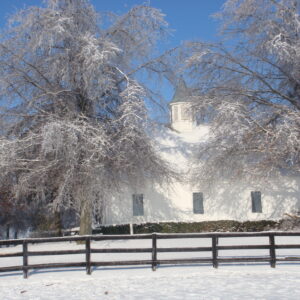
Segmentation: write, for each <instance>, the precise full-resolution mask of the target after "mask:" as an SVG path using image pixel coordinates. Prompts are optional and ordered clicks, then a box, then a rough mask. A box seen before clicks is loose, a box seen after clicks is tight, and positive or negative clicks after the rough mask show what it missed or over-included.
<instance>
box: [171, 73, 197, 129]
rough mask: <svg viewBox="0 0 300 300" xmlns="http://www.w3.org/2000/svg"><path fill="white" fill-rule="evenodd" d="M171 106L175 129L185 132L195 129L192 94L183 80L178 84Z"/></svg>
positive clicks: (172, 122)
mask: <svg viewBox="0 0 300 300" xmlns="http://www.w3.org/2000/svg"><path fill="white" fill-rule="evenodd" d="M169 105H170V110H171V126H172V128H173V129H175V130H177V131H179V132H184V131H191V130H193V129H194V128H195V126H196V122H195V117H194V113H193V109H192V102H191V93H190V91H189V89H188V88H187V86H186V84H185V82H184V80H183V79H182V78H181V79H180V80H179V82H178V85H177V87H176V90H175V94H174V96H173V99H172V101H171V102H170V103H169Z"/></svg>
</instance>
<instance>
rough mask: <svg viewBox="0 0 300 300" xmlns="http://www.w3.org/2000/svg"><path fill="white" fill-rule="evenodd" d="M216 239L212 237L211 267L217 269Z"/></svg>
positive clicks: (214, 236)
mask: <svg viewBox="0 0 300 300" xmlns="http://www.w3.org/2000/svg"><path fill="white" fill-rule="evenodd" d="M217 243H218V237H217V236H216V235H213V236H212V261H213V267H214V268H218V249H217Z"/></svg>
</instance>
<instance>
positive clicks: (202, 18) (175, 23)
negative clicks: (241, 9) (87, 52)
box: [0, 0, 225, 45]
mask: <svg viewBox="0 0 300 300" xmlns="http://www.w3.org/2000/svg"><path fill="white" fill-rule="evenodd" d="M90 2H91V3H92V4H93V5H94V6H95V8H96V10H98V11H101V10H104V11H113V12H115V13H119V14H122V13H123V12H126V11H127V10H128V9H129V8H131V7H132V6H134V5H137V4H143V3H149V4H150V5H151V6H154V7H156V8H159V9H161V10H162V12H163V13H164V14H165V15H166V20H167V21H168V23H169V24H170V28H172V29H174V33H173V36H172V37H170V43H171V44H173V45H178V44H179V43H180V42H181V41H182V40H190V39H202V40H214V39H216V32H217V22H216V21H215V20H213V18H211V15H212V14H213V13H215V12H217V11H218V10H220V8H221V6H222V4H223V3H224V2H225V0H147V1H145V0H91V1H90ZM42 4H43V1H42V0H26V1H25V0H1V1H0V26H1V27H3V26H4V24H5V23H6V20H7V17H8V16H9V15H10V14H12V13H14V12H15V11H16V10H18V9H21V8H24V7H26V6H32V5H38V6H41V5H42Z"/></svg>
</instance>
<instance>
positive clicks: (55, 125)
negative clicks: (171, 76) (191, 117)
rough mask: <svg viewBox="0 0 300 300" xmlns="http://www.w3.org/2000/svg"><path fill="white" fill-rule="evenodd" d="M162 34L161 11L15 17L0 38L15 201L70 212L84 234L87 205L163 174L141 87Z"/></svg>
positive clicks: (74, 7) (67, 11)
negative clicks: (77, 216) (74, 211)
mask: <svg viewBox="0 0 300 300" xmlns="http://www.w3.org/2000/svg"><path fill="white" fill-rule="evenodd" d="M166 30H167V24H166V23H165V21H164V19H163V15H162V14H161V12H160V11H159V10H157V9H154V8H151V7H148V6H137V7H134V8H133V9H131V10H130V11H129V12H128V13H126V14H125V15H122V16H117V15H113V14H109V15H98V14H97V13H96V12H95V11H94V9H93V7H92V6H91V5H90V4H89V3H88V1H86V0H48V1H47V3H46V6H45V7H43V8H41V7H31V8H28V9H26V10H22V11H20V12H18V13H17V14H16V15H15V16H13V17H12V19H11V20H10V26H9V27H8V29H7V30H6V31H5V32H3V33H2V35H1V38H0V97H1V112H0V122H1V125H2V128H1V138H0V157H1V160H0V174H1V175H0V176H1V177H3V178H11V181H12V182H11V184H10V186H12V191H11V193H12V195H13V197H14V198H16V199H26V197H29V196H30V197H31V199H34V201H39V202H40V203H44V204H45V205H49V204H51V206H52V207H53V208H54V209H55V210H59V209H60V208H61V207H72V208H76V209H77V210H78V211H80V212H81V224H80V228H81V229H80V232H81V234H86V233H90V232H91V219H92V207H94V206H95V205H96V206H97V205H98V206H101V205H104V204H106V205H109V199H110V197H112V195H114V193H116V192H117V191H118V189H120V188H121V187H122V185H123V184H130V183H132V182H135V183H136V184H143V183H144V182H145V181H146V180H149V179H152V178H156V180H157V181H158V182H162V181H163V180H164V179H166V178H168V176H169V169H168V167H167V165H166V164H165V163H164V162H163V160H162V159H161V158H160V157H159V155H158V154H157V151H156V149H155V146H154V145H153V142H152V140H151V138H150V137H149V135H148V131H149V126H150V123H151V122H150V120H149V118H148V116H147V110H146V105H145V99H147V98H148V99H149V98H150V97H151V91H150V89H147V87H146V86H145V85H143V84H141V83H139V82H138V78H139V76H138V75H139V74H142V76H144V75H145V74H146V72H149V71H150V70H152V69H151V66H152V65H154V64H155V65H156V66H157V65H158V64H159V60H160V59H161V56H158V58H155V57H153V54H152V53H153V49H154V47H155V43H156V41H157V39H158V38H161V37H162V36H164V34H165V33H166ZM155 71H157V68H155Z"/></svg>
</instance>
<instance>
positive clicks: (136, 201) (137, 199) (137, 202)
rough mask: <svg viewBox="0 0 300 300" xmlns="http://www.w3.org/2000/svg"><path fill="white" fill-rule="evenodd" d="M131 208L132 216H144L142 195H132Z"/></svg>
mask: <svg viewBox="0 0 300 300" xmlns="http://www.w3.org/2000/svg"><path fill="white" fill-rule="evenodd" d="M132 207H133V215H134V216H143V215H144V196H143V194H133V195H132Z"/></svg>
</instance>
